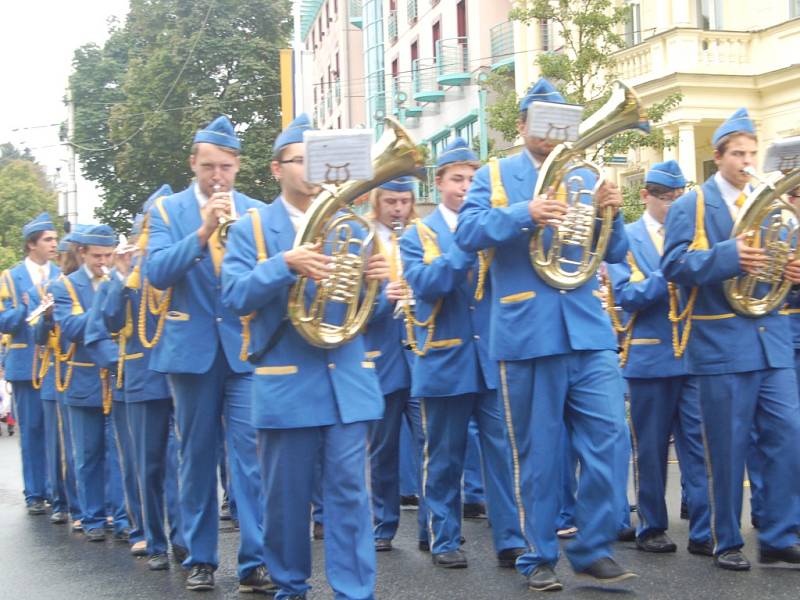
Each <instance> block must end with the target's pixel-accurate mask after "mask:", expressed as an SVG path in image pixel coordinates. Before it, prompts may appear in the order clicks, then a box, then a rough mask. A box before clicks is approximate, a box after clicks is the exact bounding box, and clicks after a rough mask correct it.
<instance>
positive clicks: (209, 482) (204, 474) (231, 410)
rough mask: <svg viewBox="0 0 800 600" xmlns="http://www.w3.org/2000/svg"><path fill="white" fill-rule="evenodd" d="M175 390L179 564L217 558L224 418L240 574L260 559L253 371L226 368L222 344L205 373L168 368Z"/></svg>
mask: <svg viewBox="0 0 800 600" xmlns="http://www.w3.org/2000/svg"><path fill="white" fill-rule="evenodd" d="M169 381H170V384H171V385H172V390H173V393H174V395H175V423H176V427H177V434H178V441H179V448H180V453H179V456H180V464H179V473H180V477H179V486H178V489H179V491H180V496H181V502H180V505H181V516H182V518H183V535H184V538H185V540H186V547H187V548H188V550H189V556H188V558H187V559H186V561H184V563H183V564H184V566H186V567H190V566H191V565H194V564H200V563H205V564H210V565H213V566H214V567H216V566H217V565H218V564H219V557H218V554H217V542H218V532H219V503H218V499H217V464H218V458H219V451H218V444H217V443H216V440H217V439H218V436H219V428H220V427H222V421H223V419H224V421H225V433H226V438H227V439H226V445H227V449H228V466H229V467H230V480H231V489H232V491H233V497H234V498H236V507H237V511H238V516H239V526H240V531H241V533H240V540H239V554H238V559H239V567H238V573H239V577H240V578H244V577H246V576H247V574H248V573H249V572H250V571H252V570H253V569H254V568H256V567H258V566H260V565H263V564H264V552H263V548H262V537H263V536H262V534H261V531H262V525H261V522H262V521H261V518H262V506H261V505H260V502H259V493H260V492H259V490H260V487H261V486H260V481H259V472H258V461H257V456H258V455H257V453H256V432H255V429H254V428H253V426H252V425H251V424H250V407H251V404H252V394H251V384H252V375H251V374H249V373H247V374H238V373H235V372H234V371H232V370H231V368H230V366H229V365H228V361H227V359H226V358H225V354H224V353H223V351H222V347H221V346H219V347H218V348H217V354H216V358H215V359H214V363H213V365H212V366H211V369H209V371H208V372H207V373H205V374H202V375H196V374H188V373H171V374H170V375H169Z"/></svg>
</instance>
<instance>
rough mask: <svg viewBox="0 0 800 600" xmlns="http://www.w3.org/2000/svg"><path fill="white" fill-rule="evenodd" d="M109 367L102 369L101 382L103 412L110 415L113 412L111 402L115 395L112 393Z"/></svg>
mask: <svg viewBox="0 0 800 600" xmlns="http://www.w3.org/2000/svg"><path fill="white" fill-rule="evenodd" d="M108 378H109V375H108V369H100V383H101V384H102V385H101V388H102V390H103V393H102V397H103V414H104V415H110V414H111V402H112V400H113V397H112V395H111V382H110V381H109V380H108Z"/></svg>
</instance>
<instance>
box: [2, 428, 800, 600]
mask: <svg viewBox="0 0 800 600" xmlns="http://www.w3.org/2000/svg"><path fill="white" fill-rule="evenodd" d="M18 440H19V437H18V436H15V437H13V438H8V437H7V436H5V432H4V435H3V436H2V437H0V518H1V519H2V523H3V527H2V529H0V599H6V598H8V599H15V600H27V599H31V600H83V599H86V600H100V599H109V600H112V599H113V600H134V599H143V600H144V599H148V600H149V599H168V598H169V599H184V598H186V599H192V600H211V599H223V598H225V599H228V598H240V595H239V594H238V593H237V591H236V590H237V577H236V571H235V556H236V547H237V541H238V534H237V533H236V532H235V531H233V530H232V529H231V528H230V526H229V525H226V524H225V523H223V524H222V527H221V529H220V534H219V535H220V558H221V563H220V567H219V570H218V571H217V574H216V577H217V587H216V589H215V590H214V591H212V592H205V593H196V592H195V593H192V592H187V591H186V590H185V589H184V587H183V580H184V572H183V570H182V569H181V568H180V567H176V566H173V568H172V569H171V570H170V571H167V572H151V571H149V570H148V569H147V563H146V561H145V560H143V559H136V558H133V557H132V556H130V554H129V551H128V548H127V546H126V545H125V544H121V543H119V542H113V541H111V540H108V541H106V542H105V543H104V544H99V543H94V544H93V543H88V542H86V541H85V539H84V538H83V536H82V535H80V534H73V533H70V532H69V530H68V528H67V526H65V525H51V524H50V523H49V521H48V520H47V517H43V516H39V517H32V516H29V515H28V514H27V513H26V512H25V508H24V501H23V498H22V493H21V490H22V485H21V472H20V465H19V460H20V459H19V447H18ZM670 469H671V471H670V475H671V478H670V489H669V498H668V501H669V508H670V511H671V514H672V515H674V518H673V520H672V522H671V529H670V535H671V536H672V538H673V539H674V540H675V542H676V543H677V544H678V547H679V550H678V552H677V553H676V554H671V555H651V554H645V553H643V552H639V551H637V550H636V549H635V547H634V546H633V544H622V543H620V544H618V545H617V550H616V556H617V559H618V560H619V561H620V562H621V563H623V564H624V565H626V566H628V567H630V568H632V569H634V570H635V571H636V572H637V573H638V574H639V575H640V578H639V579H636V580H633V581H632V582H625V583H624V584H620V585H619V586H618V587H614V588H600V587H597V586H587V585H586V584H585V583H584V582H583V581H579V580H576V579H575V577H574V576H573V574H572V571H571V569H570V567H569V565H568V563H567V562H566V560H562V561H561V562H560V563H559V565H558V568H557V571H558V574H559V576H560V577H561V579H562V581H563V582H564V584H565V590H564V591H563V592H560V593H556V594H552V595H551V596H550V597H552V598H561V599H562V600H566V599H568V598H581V599H586V600H590V599H607V600H608V599H612V598H641V599H647V600H661V599H663V600H672V599H675V600H683V599H704V598H709V599H714V600H736V599H740V598H741V599H748V600H749V599H752V598H770V599H773V598H774V599H776V600H777V599H784V598H785V599H787V600H788V599H791V600H797V598H799V597H800V570H798V569H792V568H783V567H773V566H770V567H761V566H759V565H757V564H756V563H755V559H756V555H757V542H756V539H755V535H754V531H753V530H752V529H750V527H749V525H748V526H746V528H745V539H746V542H747V545H746V547H745V551H746V553H747V555H748V556H749V558H750V559H751V561H753V563H754V566H753V569H752V570H751V571H750V572H747V573H730V572H726V571H721V570H719V569H716V568H714V567H713V565H712V563H711V559H709V558H705V557H697V556H692V555H690V554H688V553H687V552H686V550H685V546H686V542H687V523H686V522H685V521H680V520H679V519H678V518H677V516H678V505H679V502H680V499H679V493H678V477H677V467H676V466H675V465H672V466H671V467H670ZM748 510H749V508H748V507H747V506H745V515H749V512H747V511H748ZM415 517H416V515H415V513H413V512H412V511H404V513H403V518H402V519H401V527H400V533H399V535H398V538H397V539H396V540H395V550H394V551H392V552H387V553H382V554H379V555H378V586H377V593H376V596H377V597H378V598H380V599H392V600H394V599H396V600H435V599H442V600H445V599H446V600H475V599H477V600H483V599H495V598H498V599H503V600H514V599H525V598H528V599H530V598H537V597H539V596H538V595H537V594H534V593H533V592H529V591H527V589H526V586H525V580H524V579H523V578H522V577H521V576H519V575H518V574H516V573H515V572H514V571H511V570H505V569H500V568H498V567H497V566H496V562H495V558H494V552H493V549H492V546H491V539H490V536H489V531H488V528H487V527H488V526H487V523H486V521H474V520H473V521H467V522H465V524H464V536H465V537H466V538H467V541H466V544H465V546H464V548H465V551H466V553H467V556H468V559H469V561H470V563H469V568H468V569H466V570H460V571H446V570H442V569H438V568H435V567H433V565H432V564H431V561H430V555H429V554H424V553H422V552H420V551H419V550H417V548H416V542H415V539H416V536H415ZM745 521H748V522H749V519H748V518H745ZM313 548H314V576H313V579H312V582H311V583H312V585H313V590H312V591H311V593H310V594H309V600H317V599H322V598H331V597H332V593H331V591H330V588H328V587H327V584H326V582H325V574H324V557H323V548H322V542H314V543H313ZM241 597H242V598H248V597H253V596H252V595H242V596H241Z"/></svg>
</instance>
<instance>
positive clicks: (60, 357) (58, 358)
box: [53, 325, 76, 393]
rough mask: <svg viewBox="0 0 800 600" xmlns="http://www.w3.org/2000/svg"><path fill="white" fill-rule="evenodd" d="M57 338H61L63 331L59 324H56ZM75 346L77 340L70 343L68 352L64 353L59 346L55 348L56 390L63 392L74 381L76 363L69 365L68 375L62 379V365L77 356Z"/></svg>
mask: <svg viewBox="0 0 800 600" xmlns="http://www.w3.org/2000/svg"><path fill="white" fill-rule="evenodd" d="M56 339H57V340H60V339H61V331H60V330H59V328H58V325H56ZM75 348H76V344H75V342H73V343H71V344H70V345H69V348H68V349H67V352H66V354H62V353H61V352H60V351H59V349H58V348H57V347H56V348H55V361H54V364H53V368H54V369H55V376H56V390H58V391H59V392H61V393H64V392H66V391H67V389H68V388H69V385H70V383H72V371H73V368H74V365H67V373H66V377H64V378H63V379H62V377H61V365H62V364H64V363H65V362H66V363H69V361H71V360H72V357H73V356H75Z"/></svg>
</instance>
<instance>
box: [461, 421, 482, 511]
mask: <svg viewBox="0 0 800 600" xmlns="http://www.w3.org/2000/svg"><path fill="white" fill-rule="evenodd" d="M483 502H484V495H483V476H482V474H481V446H480V440H479V439H478V423H477V422H476V421H475V418H474V417H473V418H472V419H470V420H469V429H468V431H467V453H466V455H465V456H464V503H465V504H483Z"/></svg>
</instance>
